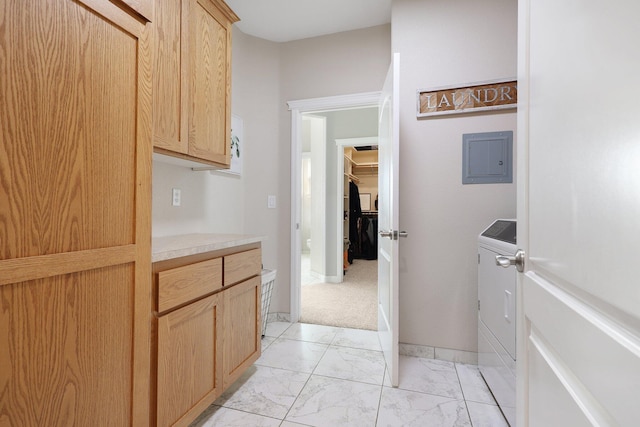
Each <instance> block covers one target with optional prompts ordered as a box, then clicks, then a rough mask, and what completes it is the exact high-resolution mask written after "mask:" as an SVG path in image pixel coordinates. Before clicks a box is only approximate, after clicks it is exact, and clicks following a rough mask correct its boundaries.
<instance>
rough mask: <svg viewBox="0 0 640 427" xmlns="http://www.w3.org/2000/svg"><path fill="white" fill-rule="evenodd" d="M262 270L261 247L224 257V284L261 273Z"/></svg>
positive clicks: (227, 284) (230, 283)
mask: <svg viewBox="0 0 640 427" xmlns="http://www.w3.org/2000/svg"><path fill="white" fill-rule="evenodd" d="M261 270H262V253H261V251H260V249H251V250H250V251H246V252H240V253H237V254H233V255H229V256H225V257H224V285H225V286H229V285H232V284H234V283H237V282H240V281H242V280H244V279H248V278H249V277H253V276H255V275H257V274H260V271H261Z"/></svg>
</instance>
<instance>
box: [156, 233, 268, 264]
mask: <svg viewBox="0 0 640 427" xmlns="http://www.w3.org/2000/svg"><path fill="white" fill-rule="evenodd" d="M263 240H266V236H258V235H247V234H207V233H196V234H180V235H177V236H166V237H154V238H153V239H152V240H151V261H152V262H158V261H164V260H167V259H173V258H180V257H184V256H189V255H195V254H200V253H203V252H210V251H217V250H219V249H226V248H232V247H234V246H242V245H248V244H251V243H257V242H262V241H263Z"/></svg>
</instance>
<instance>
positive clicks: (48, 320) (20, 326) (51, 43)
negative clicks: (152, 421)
mask: <svg viewBox="0 0 640 427" xmlns="http://www.w3.org/2000/svg"><path fill="white" fill-rule="evenodd" d="M131 5H133V8H131V7H129V6H131ZM150 5H151V2H150V1H148V0H125V1H123V2H115V1H113V2H109V1H104V0H55V1H53V0H52V1H44V0H41V1H27V2H25V1H22V0H5V1H3V2H2V6H0V9H1V12H0V69H1V70H2V77H1V78H0V105H1V106H2V107H1V108H0V425H3V426H45V425H46V426H89V425H99V424H109V425H119V426H125V425H131V426H133V425H135V426H142V425H147V424H148V419H149V391H150V386H149V379H148V377H149V369H148V367H149V364H150V348H149V346H150V333H151V331H150V325H151V300H150V295H151V279H150V277H151V248H150V241H151V238H150V237H151V230H150V227H151V224H150V204H151V193H150V169H151V148H152V146H151V75H150V71H151V60H150V45H149V40H150V38H149V34H148V32H149V29H148V25H147V24H146V22H145V19H144V16H145V15H147V14H149V13H150V11H151V9H150ZM136 8H137V9H136Z"/></svg>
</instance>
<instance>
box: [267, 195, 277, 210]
mask: <svg viewBox="0 0 640 427" xmlns="http://www.w3.org/2000/svg"><path fill="white" fill-rule="evenodd" d="M267 208H269V209H275V208H276V196H272V195H270V196H267Z"/></svg>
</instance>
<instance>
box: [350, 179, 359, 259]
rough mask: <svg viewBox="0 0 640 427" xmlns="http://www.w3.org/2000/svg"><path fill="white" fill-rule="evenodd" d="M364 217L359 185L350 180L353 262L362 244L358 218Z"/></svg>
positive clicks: (351, 252)
mask: <svg viewBox="0 0 640 427" xmlns="http://www.w3.org/2000/svg"><path fill="white" fill-rule="evenodd" d="M361 217H362V208H361V207H360V192H359V191H358V186H357V185H356V184H355V183H354V182H353V181H349V242H350V245H349V252H348V261H349V263H350V264H351V263H353V258H354V257H356V256H355V255H356V254H359V253H360V245H359V243H358V242H359V239H358V222H359V221H358V220H359V219H360V218H361Z"/></svg>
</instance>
